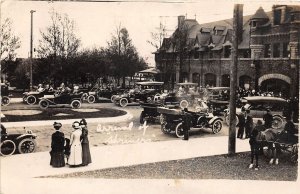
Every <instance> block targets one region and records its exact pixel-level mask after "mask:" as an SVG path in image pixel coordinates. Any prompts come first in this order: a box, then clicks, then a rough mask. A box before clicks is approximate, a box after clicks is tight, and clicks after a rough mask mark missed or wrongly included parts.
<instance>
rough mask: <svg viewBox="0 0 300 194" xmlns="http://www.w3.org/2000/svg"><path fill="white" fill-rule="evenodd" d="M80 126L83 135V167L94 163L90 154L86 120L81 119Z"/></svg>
mask: <svg viewBox="0 0 300 194" xmlns="http://www.w3.org/2000/svg"><path fill="white" fill-rule="evenodd" d="M79 125H80V127H81V130H82V135H81V147H82V166H87V165H88V164H90V163H92V158H91V153H90V146H89V139H88V128H87V122H86V120H85V119H81V121H80V122H79Z"/></svg>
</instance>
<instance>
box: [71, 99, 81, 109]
mask: <svg viewBox="0 0 300 194" xmlns="http://www.w3.org/2000/svg"><path fill="white" fill-rule="evenodd" d="M71 107H72V108H74V109H78V108H80V107H81V102H80V101H79V100H72V102H71Z"/></svg>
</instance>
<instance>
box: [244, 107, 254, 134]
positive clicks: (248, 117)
mask: <svg viewBox="0 0 300 194" xmlns="http://www.w3.org/2000/svg"><path fill="white" fill-rule="evenodd" d="M252 128H253V118H252V116H251V115H250V110H246V116H245V130H246V139H247V138H249V137H250V134H251V131H252Z"/></svg>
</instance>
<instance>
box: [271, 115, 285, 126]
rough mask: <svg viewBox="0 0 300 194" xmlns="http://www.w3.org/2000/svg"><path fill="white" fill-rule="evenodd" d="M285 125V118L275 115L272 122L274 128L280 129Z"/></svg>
mask: <svg viewBox="0 0 300 194" xmlns="http://www.w3.org/2000/svg"><path fill="white" fill-rule="evenodd" d="M282 125H283V120H282V118H280V117H279V116H274V117H273V122H272V128H273V129H279V128H281V127H282Z"/></svg>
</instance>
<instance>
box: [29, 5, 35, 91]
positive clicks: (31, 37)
mask: <svg viewBox="0 0 300 194" xmlns="http://www.w3.org/2000/svg"><path fill="white" fill-rule="evenodd" d="M34 12H35V10H31V11H30V17H31V28H30V90H32V41H33V33H32V32H33V13H34Z"/></svg>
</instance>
